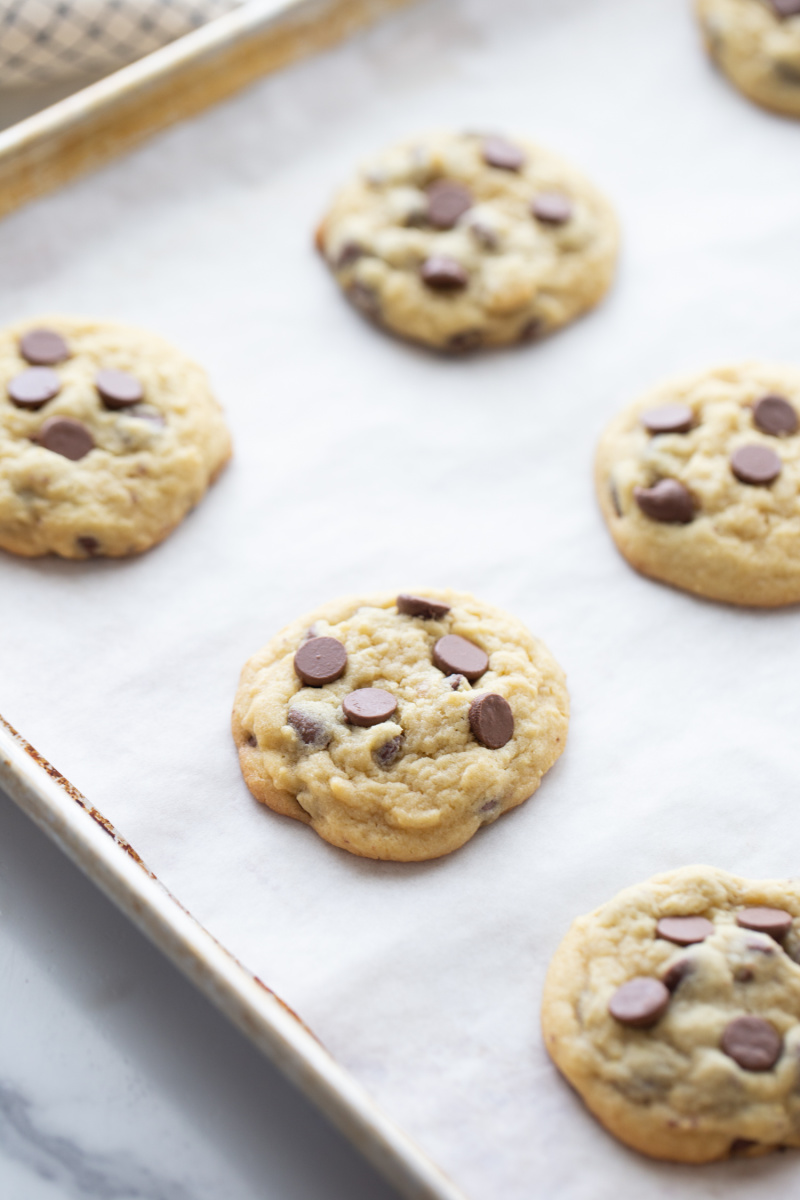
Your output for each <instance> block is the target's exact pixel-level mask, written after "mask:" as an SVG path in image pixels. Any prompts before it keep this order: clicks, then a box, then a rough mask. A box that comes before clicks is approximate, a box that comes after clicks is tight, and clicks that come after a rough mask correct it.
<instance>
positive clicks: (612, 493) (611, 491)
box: [608, 480, 622, 517]
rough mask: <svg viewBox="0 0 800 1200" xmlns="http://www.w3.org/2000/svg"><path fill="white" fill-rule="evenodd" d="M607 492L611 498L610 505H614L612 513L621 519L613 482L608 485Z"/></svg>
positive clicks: (620, 506) (620, 508) (617, 494)
mask: <svg viewBox="0 0 800 1200" xmlns="http://www.w3.org/2000/svg"><path fill="white" fill-rule="evenodd" d="M608 491H609V495H610V496H611V503H612V504H613V505H614V512H615V513H616V514H617V516H618V517H621V516H622V505H621V504H620V502H619V493H618V492H617V489H616V486H615V484H614V482H613V480H612V481H611V482H610V483H609V485H608Z"/></svg>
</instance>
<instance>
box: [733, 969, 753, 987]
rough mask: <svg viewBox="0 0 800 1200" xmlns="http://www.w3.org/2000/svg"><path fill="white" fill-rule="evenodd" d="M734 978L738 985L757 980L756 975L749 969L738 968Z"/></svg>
mask: <svg viewBox="0 0 800 1200" xmlns="http://www.w3.org/2000/svg"><path fill="white" fill-rule="evenodd" d="M733 978H734V979H735V980H736V982H737V983H752V982H753V980H754V979H755V974H754V973H753V972H752V971H751V970H750V968H749V967H737V968H736V970H735V971H734V972H733Z"/></svg>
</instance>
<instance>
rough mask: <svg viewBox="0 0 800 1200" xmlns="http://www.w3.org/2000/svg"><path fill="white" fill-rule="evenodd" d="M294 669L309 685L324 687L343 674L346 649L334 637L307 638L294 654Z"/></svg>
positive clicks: (345, 662) (345, 664) (345, 665)
mask: <svg viewBox="0 0 800 1200" xmlns="http://www.w3.org/2000/svg"><path fill="white" fill-rule="evenodd" d="M294 669H295V672H296V674H297V675H298V676H299V678H300V679H302V681H303V683H305V684H307V685H308V686H309V687H324V686H325V684H326V683H333V681H334V680H335V679H339V678H340V676H342V675H344V673H345V671H346V670H347V651H346V650H345V648H344V646H343V645H342V643H341V642H339V641H337V640H336V638H332V637H315V638H309V640H308V641H307V642H304V643H303V645H302V646H301V647H300V649H299V650H298V651H297V653H296V654H295V656H294Z"/></svg>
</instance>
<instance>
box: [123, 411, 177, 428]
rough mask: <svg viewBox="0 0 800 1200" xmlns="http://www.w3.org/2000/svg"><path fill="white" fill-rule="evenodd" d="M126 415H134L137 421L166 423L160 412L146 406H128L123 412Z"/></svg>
mask: <svg viewBox="0 0 800 1200" xmlns="http://www.w3.org/2000/svg"><path fill="white" fill-rule="evenodd" d="M125 416H126V417H135V418H136V420H137V421H149V422H150V423H151V425H166V423H167V422H166V420H165V418H164V416H163V414H162V413H160V412H152V411H151V410H150V409H148V408H144V409H141V411H140V410H139V409H136V408H130V409H128V411H127V412H126V413H125Z"/></svg>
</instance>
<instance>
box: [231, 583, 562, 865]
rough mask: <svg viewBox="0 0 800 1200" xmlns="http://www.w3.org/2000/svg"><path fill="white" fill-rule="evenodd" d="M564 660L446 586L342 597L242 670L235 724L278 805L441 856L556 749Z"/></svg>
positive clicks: (349, 843)
mask: <svg viewBox="0 0 800 1200" xmlns="http://www.w3.org/2000/svg"><path fill="white" fill-rule="evenodd" d="M568 712H569V699H568V696H567V689H566V685H565V682H564V675H563V672H562V671H561V668H560V667H559V666H558V664H557V663H556V662H555V660H554V659H553V657H552V656H551V654H550V653H549V651H548V650H547V648H546V647H545V646H544V645H543V644H542V643H541V642H540V641H538V640H537V639H536V638H534V637H532V636H531V634H530V633H529V632H528V631H527V629H526V628H525V627H524V625H522V624H521V623H520V622H519V621H517V620H515V619H514V618H513V617H511V616H509V615H508V614H506V613H504V612H501V611H500V610H499V609H496V608H492V607H490V606H489V605H487V604H482V603H481V602H480V601H478V600H475V599H474V598H473V597H472V596H468V595H464V594H462V593H459V592H451V591H440V590H433V591H427V590H426V591H425V592H424V593H423V594H420V595H417V594H408V593H404V594H402V595H399V596H395V595H390V594H382V595H376V596H367V597H357V598H356V597H352V598H349V599H344V600H339V601H336V602H335V603H332V604H328V605H326V606H325V607H324V608H321V609H319V610H318V611H317V612H314V613H312V614H311V615H310V616H307V617H303V618H301V619H300V620H297V621H294V622H293V623H292V624H291V625H289V626H288V627H287V628H286V629H284V630H283V631H282V632H281V633H279V634H278V635H277V637H275V638H273V640H272V641H271V642H270V643H269V644H268V645H267V646H265V647H264V649H263V650H261V651H259V653H258V654H256V655H255V656H254V657H253V658H251V659H250V661H249V662H248V663H247V665H246V666H245V668H244V671H243V672H242V678H241V682H240V684H239V690H238V692H237V695H236V701H235V704H234V710H233V736H234V740H235V742H236V746H237V749H238V751H239V762H240V764H241V768H242V773H243V775H244V778H245V781H246V783H247V786H248V787H249V789H250V791H251V792H252V793H253V795H254V796H255V797H256V799H257V800H260V801H261V803H262V804H266V805H268V806H269V807H270V808H272V809H274V811H275V812H278V813H282V814H284V815H285V816H290V817H295V818H297V820H299V821H304V822H305V823H306V824H309V825H311V826H312V828H313V829H315V830H316V832H317V833H318V834H319V835H320V836H321V837H323V838H325V840H326V841H328V842H331V843H332V844H333V845H334V846H340V847H342V849H344V850H349V851H351V852H352V853H353V854H359V855H362V856H364V857H366V858H382V859H395V860H398V861H404V862H410V861H413V860H419V859H427V858H437V857H438V856H440V855H442V854H448V853H449V852H450V851H451V850H456V849H457V848H458V847H459V846H461V845H463V844H464V842H466V841H468V840H469V839H470V838H471V837H472V836H473V834H474V833H476V832H477V830H478V829H480V828H481V826H483V825H487V824H489V823H491V822H492V821H496V820H497V818H498V817H499V816H501V815H502V814H503V813H504V812H507V811H508V810H509V809H510V808H514V807H515V806H516V805H518V804H522V802H523V801H524V800H527V799H528V797H529V796H530V795H532V793H533V792H535V791H536V789H537V788H538V786H539V784H540V783H541V780H542V776H543V775H544V773H545V772H546V771H548V770H549V769H550V767H552V765H553V763H554V762H555V761H556V759H557V758H558V757H559V755H560V754H561V752H562V751H563V749H564V743H565V740H566V736H567V724H568Z"/></svg>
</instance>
